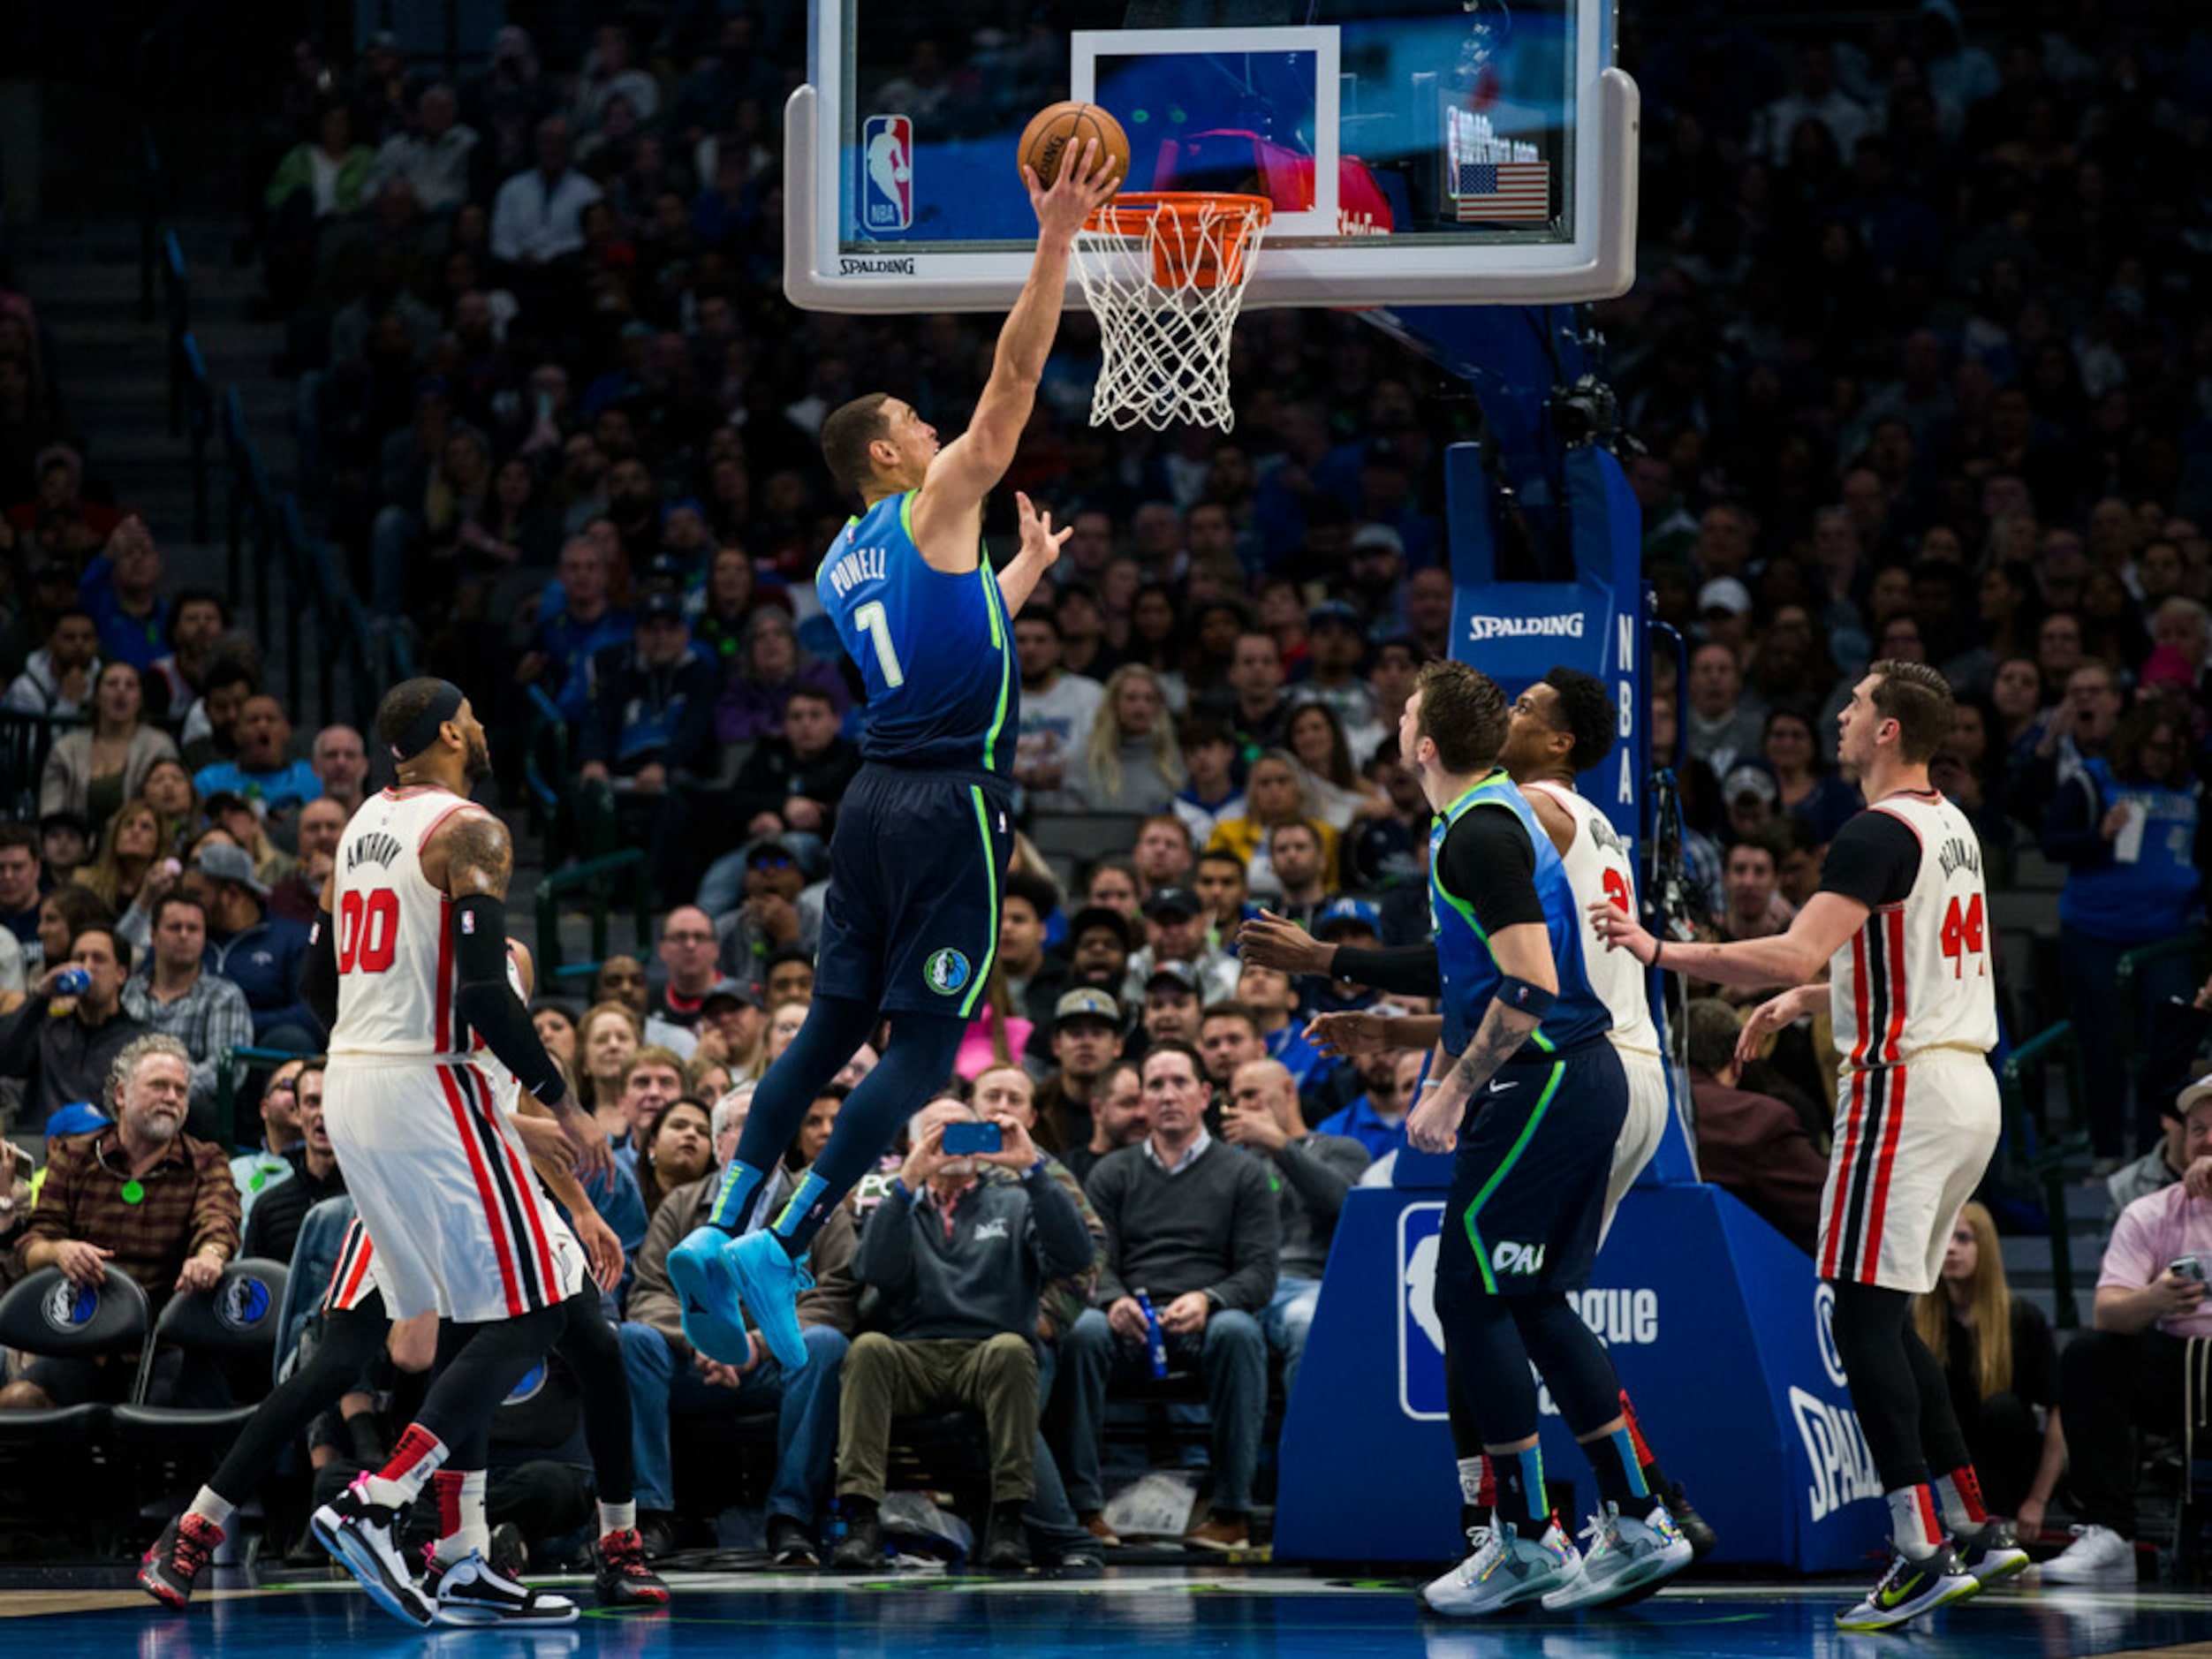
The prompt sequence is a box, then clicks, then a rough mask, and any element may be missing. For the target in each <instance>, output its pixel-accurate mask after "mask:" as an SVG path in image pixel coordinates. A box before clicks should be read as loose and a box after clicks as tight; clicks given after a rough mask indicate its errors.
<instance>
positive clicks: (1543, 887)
mask: <svg viewBox="0 0 2212 1659" xmlns="http://www.w3.org/2000/svg"><path fill="white" fill-rule="evenodd" d="M1476 807H1489V809H1490V810H1492V811H1497V810H1500V809H1503V810H1505V811H1508V812H1511V814H1513V815H1514V816H1515V817H1516V818H1518V819H1519V820H1520V824H1521V828H1522V829H1523V830H1525V831H1526V833H1527V836H1528V841H1529V845H1530V846H1531V847H1533V848H1534V850H1535V854H1536V898H1537V900H1538V902H1539V903H1541V904H1542V905H1543V908H1544V928H1545V930H1546V931H1547V932H1548V933H1549V934H1550V936H1551V959H1552V961H1553V963H1554V964H1555V965H1556V966H1557V971H1558V975H1559V992H1558V996H1557V1000H1555V1001H1554V1002H1553V1004H1552V1005H1551V1011H1550V1012H1549V1013H1548V1014H1546V1015H1545V1016H1544V1019H1543V1023H1542V1025H1540V1026H1537V1027H1536V1032H1535V1034H1534V1036H1533V1037H1531V1038H1530V1039H1529V1041H1528V1043H1527V1044H1525V1045H1524V1052H1526V1050H1528V1049H1534V1050H1535V1051H1537V1052H1543V1051H1546V1050H1549V1049H1565V1048H1572V1046H1574V1045H1575V1044H1576V1043H1579V1042H1588V1041H1589V1040H1590V1039H1591V1038H1593V1037H1596V1036H1602V1035H1603V1034H1605V1033H1606V1032H1608V1031H1610V1030H1611V1029H1612V1026H1613V1017H1612V1016H1611V1015H1610V1013H1608V1012H1607V1011H1606V1009H1605V1004H1603V1003H1602V1002H1601V1001H1600V1000H1599V998H1598V995H1597V993H1596V992H1595V991H1594V990H1592V989H1590V978H1589V975H1588V973H1586V972H1585V971H1584V968H1583V966H1582V936H1583V934H1584V933H1585V932H1586V931H1587V927H1586V924H1585V923H1584V921H1583V919H1582V913H1581V910H1580V907H1579V906H1578V905H1576V903H1575V901H1574V890H1573V889H1572V887H1570V886H1569V885H1568V883H1567V867H1566V865H1565V863H1564V861H1563V860H1561V859H1560V857H1559V850H1558V849H1557V847H1555V846H1553V845H1551V837H1549V836H1548V835H1546V834H1545V833H1544V830H1543V826H1542V824H1540V823H1538V822H1536V814H1534V812H1532V811H1531V810H1530V809H1529V806H1528V801H1527V798H1526V797H1525V796H1524V795H1522V793H1521V792H1520V791H1519V789H1517V788H1515V787H1514V786H1513V780H1512V779H1511V778H1510V777H1508V776H1506V775H1505V774H1504V772H1493V773H1491V774H1490V776H1488V777H1486V778H1484V779H1483V780H1482V781H1481V783H1479V784H1475V785H1474V786H1473V788H1471V789H1469V790H1468V791H1467V792H1466V793H1465V794H1463V795H1461V796H1460V797H1459V799H1457V800H1455V801H1453V802H1452V803H1451V805H1450V806H1449V807H1445V808H1444V809H1443V813H1442V814H1439V815H1438V817H1437V819H1436V823H1435V824H1434V825H1433V826H1431V828H1430V830H1429V831H1428V925H1429V926H1430V927H1431V928H1434V929H1435V930H1436V966H1437V968H1438V970H1439V971H1440V972H1441V973H1442V975H1443V987H1444V994H1443V1019H1444V1038H1443V1042H1444V1051H1445V1052H1446V1053H1447V1054H1463V1053H1465V1052H1466V1047H1467V1044H1468V1043H1469V1042H1472V1041H1473V1038H1474V1033H1475V1029H1476V1027H1478V1026H1481V1023H1482V1016H1483V1015H1484V1014H1485V1013H1486V1012H1488V1011H1489V1006H1490V1003H1491V1001H1492V999H1493V998H1495V997H1496V996H1497V990H1498V987H1499V985H1501V984H1502V983H1503V982H1504V978H1505V975H1504V973H1502V972H1500V970H1499V968H1498V966H1497V962H1496V958H1493V957H1492V956H1491V955H1490V944H1489V938H1488V936H1486V935H1485V934H1484V933H1483V931H1482V924H1481V922H1480V921H1479V920H1476V918H1475V914H1474V908H1473V905H1470V904H1468V903H1467V902H1466V900H1465V899H1463V898H1459V897H1458V896H1457V895H1455V894H1453V893H1452V892H1451V890H1449V889H1448V888H1446V887H1445V885H1444V877H1443V862H1444V860H1443V849H1444V837H1447V836H1448V835H1450V834H1451V828H1452V826H1453V825H1454V824H1456V823H1458V822H1459V820H1460V819H1462V818H1464V817H1465V816H1466V814H1468V813H1470V812H1472V811H1473V810H1474V809H1475V808H1476Z"/></svg>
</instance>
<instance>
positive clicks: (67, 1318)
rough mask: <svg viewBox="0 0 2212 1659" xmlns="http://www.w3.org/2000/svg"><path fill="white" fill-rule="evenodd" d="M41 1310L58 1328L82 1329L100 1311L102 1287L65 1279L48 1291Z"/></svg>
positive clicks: (48, 1321) (48, 1320)
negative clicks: (72, 1282) (73, 1282)
mask: <svg viewBox="0 0 2212 1659" xmlns="http://www.w3.org/2000/svg"><path fill="white" fill-rule="evenodd" d="M41 1311H42V1312H43V1313H44V1314H45V1315H46V1322H47V1323H48V1324H49V1325H51V1326H52V1327H53V1328H54V1329H56V1330H82V1329H84V1328H85V1327H86V1326H87V1325H89V1324H90V1323H92V1321H93V1316H94V1315H95V1314H98V1313H99V1311H100V1289H99V1287H98V1286H97V1285H92V1284H71V1283H70V1282H69V1281H68V1280H67V1279H64V1280H63V1281H62V1282H61V1283H60V1284H57V1285H56V1286H55V1287H54V1288H53V1290H52V1291H51V1292H49V1293H48V1295H47V1298H46V1305H45V1307H43V1308H42V1310H41Z"/></svg>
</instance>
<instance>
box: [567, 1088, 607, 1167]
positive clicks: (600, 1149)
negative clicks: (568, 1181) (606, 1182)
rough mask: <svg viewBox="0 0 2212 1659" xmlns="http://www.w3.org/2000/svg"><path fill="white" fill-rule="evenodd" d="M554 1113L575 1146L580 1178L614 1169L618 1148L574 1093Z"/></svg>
mask: <svg viewBox="0 0 2212 1659" xmlns="http://www.w3.org/2000/svg"><path fill="white" fill-rule="evenodd" d="M553 1116H554V1118H555V1119H556V1121H557V1122H558V1123H559V1124H560V1125H561V1133H563V1134H564V1135H566V1136H567V1137H568V1143H569V1145H570V1146H572V1147H573V1148H576V1178H577V1179H578V1180H580V1181H583V1182H587V1183H588V1182H590V1181H592V1180H593V1179H595V1178H597V1177H600V1176H602V1175H611V1174H612V1173H613V1172H614V1167H615V1149H614V1148H613V1146H612V1145H611V1144H610V1142H609V1141H608V1140H607V1132H606V1131H605V1130H603V1129H602V1128H601V1127H600V1126H599V1125H598V1123H597V1121H596V1120H595V1119H594V1118H593V1117H592V1115H591V1114H590V1113H589V1112H587V1111H586V1110H584V1109H583V1108H582V1107H580V1106H579V1105H578V1104H577V1103H576V1100H575V1097H574V1096H573V1095H570V1096H568V1097H567V1098H565V1099H564V1100H563V1101H562V1102H561V1103H560V1104H559V1105H558V1106H556V1107H555V1108H554V1109H553Z"/></svg>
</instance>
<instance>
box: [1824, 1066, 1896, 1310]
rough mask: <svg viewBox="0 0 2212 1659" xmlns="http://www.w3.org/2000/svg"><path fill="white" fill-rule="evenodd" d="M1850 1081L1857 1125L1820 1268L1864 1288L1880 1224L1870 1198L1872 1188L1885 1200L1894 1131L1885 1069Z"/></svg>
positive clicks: (1832, 1275)
mask: <svg viewBox="0 0 2212 1659" xmlns="http://www.w3.org/2000/svg"><path fill="white" fill-rule="evenodd" d="M1861 1079H1863V1081H1861ZM1853 1081H1854V1083H1857V1084H1859V1087H1857V1088H1856V1089H1854V1091H1853V1092H1854V1095H1856V1097H1857V1098H1856V1101H1855V1102H1854V1103H1855V1104H1856V1105H1857V1106H1858V1107H1859V1111H1858V1114H1857V1117H1858V1121H1857V1122H1856V1123H1855V1124H1854V1125H1853V1131H1854V1133H1853V1136H1852V1141H1853V1144H1852V1146H1851V1147H1850V1148H1847V1162H1846V1163H1845V1166H1844V1175H1843V1178H1842V1179H1841V1180H1839V1181H1838V1182H1837V1184H1836V1211H1835V1214H1834V1215H1832V1216H1830V1217H1829V1257H1830V1260H1829V1261H1828V1262H1826V1263H1824V1264H1823V1268H1824V1270H1825V1271H1827V1273H1828V1274H1829V1276H1830V1277H1835V1278H1841V1279H1844V1280H1845V1281H1847V1282H1851V1283H1864V1282H1865V1281H1866V1279H1867V1272H1866V1269H1867V1264H1868V1262H1869V1261H1871V1260H1873V1259H1875V1251H1876V1249H1877V1248H1878V1246H1879V1242H1880V1235H1881V1224H1882V1223H1881V1216H1880V1212H1879V1208H1877V1205H1876V1201H1875V1193H1876V1190H1877V1187H1878V1188H1879V1189H1880V1191H1881V1192H1882V1195H1883V1196H1885V1197H1886V1196H1887V1192H1888V1187H1889V1178H1888V1177H1889V1159H1890V1155H1892V1154H1894V1152H1895V1151H1896V1149H1897V1126H1896V1124H1895V1122H1894V1115H1895V1102H1894V1101H1893V1100H1892V1097H1891V1091H1890V1072H1889V1070H1888V1068H1886V1067H1876V1068H1875V1069H1872V1070H1870V1071H1866V1072H1860V1073H1859V1074H1858V1076H1857V1078H1854V1079H1853ZM1839 1227H1840V1230H1841V1231H1840V1234H1839V1232H1838V1228H1839Z"/></svg>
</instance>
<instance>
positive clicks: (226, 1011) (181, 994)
mask: <svg viewBox="0 0 2212 1659" xmlns="http://www.w3.org/2000/svg"><path fill="white" fill-rule="evenodd" d="M207 951H208V913H207V912H206V911H205V910H204V909H202V908H201V905H200V901H199V900H198V899H196V898H192V897H191V896H190V895H189V894H186V893H183V892H172V893H169V894H166V895H165V896H163V898H162V899H161V900H160V901H159V902H158V903H157V904H155V906H154V938H153V949H152V950H151V951H149V952H148V955H147V960H146V967H145V969H144V971H142V972H140V973H134V974H133V975H132V976H131V977H130V978H129V979H128V980H125V981H124V984H123V1011H124V1012H125V1013H126V1014H128V1015H130V1016H131V1018H132V1019H135V1020H137V1021H138V1022H139V1023H140V1024H141V1025H143V1026H146V1027H147V1028H148V1030H149V1031H158V1032H161V1033H162V1034H163V1035H165V1036H170V1037H174V1038H176V1039H177V1041H178V1042H181V1043H183V1044H184V1045H185V1049H186V1052H188V1053H189V1054H190V1055H191V1056H192V1115H193V1119H194V1121H195V1123H196V1124H198V1125H203V1126H205V1127H208V1128H209V1129H212V1128H213V1126H214V1124H215V1097H216V1082H217V1073H218V1072H220V1070H221V1067H222V1064H223V1056H224V1055H225V1054H227V1053H228V1052H229V1051H230V1050H231V1049H238V1048H244V1047H246V1046H248V1045H250V1044H251V1043H252V1042H253V1041H254V1011H253V1010H252V1009H251V1008H250V1007H248V1006H247V1005H246V993H245V992H244V991H242V990H240V989H239V988H238V987H237V986H236V985H234V984H232V983H231V981H229V980H226V979H224V978H223V976H222V975H221V974H220V973H208V970H207V966H206V957H207Z"/></svg>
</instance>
